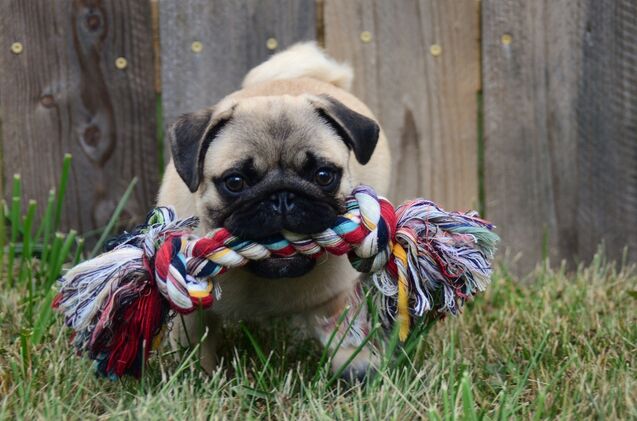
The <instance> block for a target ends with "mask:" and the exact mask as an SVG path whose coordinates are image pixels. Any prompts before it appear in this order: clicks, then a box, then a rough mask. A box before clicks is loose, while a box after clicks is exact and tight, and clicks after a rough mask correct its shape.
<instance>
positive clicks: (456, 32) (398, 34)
mask: <svg viewBox="0 0 637 421" xmlns="http://www.w3.org/2000/svg"><path fill="white" fill-rule="evenodd" d="M323 21H324V25H325V27H324V36H325V48H326V49H327V51H328V52H329V53H330V54H332V55H333V56H334V57H336V58H337V59H340V60H344V61H347V62H350V63H351V64H352V65H353V66H354V70H355V79H354V87H353V92H354V93H355V94H356V95H358V96H359V97H360V98H361V99H362V100H363V101H365V102H366V103H367V104H368V105H369V106H370V108H371V109H372V111H373V112H374V113H375V114H376V115H377V117H378V118H379V120H380V122H381V124H382V126H383V128H384V130H385V132H386V134H387V137H388V139H389V141H390V144H391V147H392V152H393V162H394V178H393V189H392V191H393V193H392V199H394V200H398V201H400V200H403V199H407V198H413V197H416V196H424V197H427V198H430V199H432V200H435V201H437V202H438V203H440V204H441V205H443V206H444V207H447V208H455V209H468V208H471V207H476V206H477V199H478V178H477V163H478V158H477V146H478V135H477V94H478V91H479V90H480V54H479V36H480V34H479V2H477V1H475V0H459V1H426V0H422V1H417V0H406V1H401V2H399V3H396V2H389V1H383V0H375V1H372V0H369V1H367V0H356V1H347V2H343V1H338V0H325V1H324V16H323Z"/></svg>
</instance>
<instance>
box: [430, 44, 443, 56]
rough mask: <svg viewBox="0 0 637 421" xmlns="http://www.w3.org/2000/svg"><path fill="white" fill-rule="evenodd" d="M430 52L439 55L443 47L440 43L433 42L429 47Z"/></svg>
mask: <svg viewBox="0 0 637 421" xmlns="http://www.w3.org/2000/svg"><path fill="white" fill-rule="evenodd" d="M429 52H430V53H431V55H432V56H434V57H438V56H439V55H440V54H442V47H441V46H440V44H432V45H431V47H429Z"/></svg>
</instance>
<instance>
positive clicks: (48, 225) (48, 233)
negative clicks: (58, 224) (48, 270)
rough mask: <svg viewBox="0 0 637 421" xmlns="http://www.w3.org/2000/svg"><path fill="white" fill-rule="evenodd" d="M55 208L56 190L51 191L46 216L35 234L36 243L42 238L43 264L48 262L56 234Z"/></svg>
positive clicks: (41, 257) (41, 258)
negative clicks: (54, 223)
mask: <svg viewBox="0 0 637 421" xmlns="http://www.w3.org/2000/svg"><path fill="white" fill-rule="evenodd" d="M54 207H55V190H49V198H48V200H47V202H46V210H45V211H44V215H42V221H41V222H40V226H39V227H38V231H37V233H36V234H35V238H36V241H40V239H41V238H42V254H41V256H40V260H41V261H43V262H46V261H47V256H48V253H49V242H50V241H51V237H52V236H53V235H54V233H55V230H54V229H53V217H54V216H53V209H54Z"/></svg>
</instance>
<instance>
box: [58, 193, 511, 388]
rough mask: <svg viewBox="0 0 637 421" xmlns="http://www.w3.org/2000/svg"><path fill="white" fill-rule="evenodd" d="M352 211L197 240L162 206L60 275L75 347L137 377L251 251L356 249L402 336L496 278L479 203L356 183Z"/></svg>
mask: <svg viewBox="0 0 637 421" xmlns="http://www.w3.org/2000/svg"><path fill="white" fill-rule="evenodd" d="M346 209H347V211H346V213H345V214H343V215H340V216H338V218H337V221H336V223H335V224H334V226H333V227H332V228H329V229H327V230H325V231H323V232H321V233H318V234H314V235H311V236H302V235H298V234H294V233H291V232H282V233H281V234H280V235H279V236H277V237H276V238H272V239H271V240H269V241H267V242H264V243H261V244H260V243H255V242H252V241H245V240H242V239H240V238H238V237H236V236H234V235H232V234H231V233H230V232H229V231H228V230H227V229H225V228H217V229H214V230H213V231H211V232H210V233H208V234H207V235H206V236H204V237H200V238H198V237H196V236H194V235H193V230H194V229H195V228H196V227H197V225H198V222H199V221H198V219H197V218H195V217H191V218H187V219H177V217H176V215H175V212H174V210H173V209H172V208H168V207H158V208H155V209H153V210H152V211H151V212H150V213H149V214H148V216H147V219H146V223H145V224H143V225H140V226H138V227H137V228H136V229H135V230H134V231H133V232H131V233H124V234H122V235H121V236H119V237H117V238H115V239H114V240H112V241H111V242H109V243H108V244H107V247H106V248H107V251H106V252H105V253H104V254H102V255H100V256H97V257H95V258H93V259H90V260H87V261H85V262H83V263H80V264H79V265H77V266H75V267H73V268H71V269H70V270H69V271H68V272H67V273H66V274H65V275H63V276H62V277H61V278H60V280H59V281H58V282H59V286H60V291H59V293H58V295H57V296H56V298H55V300H54V303H53V306H54V307H55V308H57V309H58V311H60V312H61V313H63V314H64V318H65V322H66V325H67V326H68V327H70V328H72V329H73V330H74V331H75V335H74V338H73V344H74V346H75V348H76V350H77V351H78V354H83V353H87V354H88V357H89V358H90V359H92V360H94V361H95V363H96V369H97V372H98V373H100V374H103V375H105V376H108V377H111V378H118V377H121V376H122V375H125V374H129V375H133V376H136V377H139V376H140V375H141V368H142V365H143V363H144V362H145V361H146V359H147V358H148V356H149V353H150V351H151V350H153V349H156V348H157V347H158V346H159V344H160V343H161V339H162V336H163V332H164V331H165V329H166V325H167V323H168V320H169V318H170V314H174V313H181V314H187V313H190V312H192V311H194V310H196V309H199V308H208V307H210V306H211V305H213V303H214V301H215V300H216V299H220V297H221V294H220V293H221V291H220V289H219V287H218V285H217V286H215V284H214V277H215V276H218V275H220V274H222V273H224V272H225V271H227V270H229V269H232V268H236V267H240V266H243V265H245V264H246V263H248V262H249V261H250V260H260V259H266V258H268V257H271V256H281V257H286V256H292V255H295V254H304V255H307V256H310V257H312V258H319V257H320V256H322V255H324V254H325V253H329V254H332V255H336V256H340V255H344V254H348V257H349V260H350V262H351V264H352V266H353V267H354V268H355V269H356V270H358V271H359V272H363V273H368V274H370V278H371V280H372V282H373V284H374V285H375V286H376V287H377V288H378V290H379V291H380V293H381V305H380V311H381V318H382V321H383V324H384V325H385V327H387V328H391V327H392V326H393V325H394V323H398V326H399V337H400V339H401V340H402V341H404V340H405V339H406V338H407V336H408V334H409V329H410V323H411V320H412V319H413V318H416V319H418V318H422V317H425V316H430V317H441V316H443V315H445V314H447V313H450V314H454V315H455V314H457V313H458V312H459V311H460V308H461V306H462V304H463V303H464V302H465V301H466V300H467V299H468V298H470V297H471V296H473V295H474V294H476V293H477V292H480V291H484V290H485V289H486V287H487V286H488V284H489V282H490V276H491V260H492V258H493V254H494V252H495V246H496V243H497V241H498V240H499V238H498V236H497V235H496V234H495V233H493V232H492V229H493V225H491V224H490V223H489V222H487V221H484V220H482V219H480V218H478V217H477V213H476V212H468V213H458V212H446V211H444V210H442V209H440V208H439V207H438V206H436V204H434V203H433V202H430V201H427V200H423V199H418V200H413V201H408V202H406V203H404V204H403V205H402V206H400V207H398V208H397V209H394V207H393V205H392V204H391V203H390V202H389V201H388V200H387V199H385V198H382V197H378V196H377V195H376V193H375V192H374V190H373V189H372V188H371V187H368V186H359V187H357V188H355V189H354V191H353V192H352V194H351V195H350V196H349V197H347V199H346ZM171 310H172V312H174V313H171Z"/></svg>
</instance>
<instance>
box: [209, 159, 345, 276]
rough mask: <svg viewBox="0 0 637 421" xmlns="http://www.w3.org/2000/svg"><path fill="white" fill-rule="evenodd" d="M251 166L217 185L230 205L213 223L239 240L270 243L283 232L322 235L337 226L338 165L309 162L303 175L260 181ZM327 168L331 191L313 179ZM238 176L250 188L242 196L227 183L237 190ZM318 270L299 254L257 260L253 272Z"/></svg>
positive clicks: (278, 173) (281, 173)
mask: <svg viewBox="0 0 637 421" xmlns="http://www.w3.org/2000/svg"><path fill="white" fill-rule="evenodd" d="M250 165H251V164H250V161H249V160H247V161H246V162H244V163H243V164H242V165H240V166H239V167H237V168H233V169H232V170H229V171H226V172H225V173H224V176H222V177H220V178H219V179H217V180H215V185H216V186H217V189H218V190H219V192H220V194H221V196H222V197H223V198H224V201H225V203H226V206H225V207H224V208H223V209H221V210H210V211H209V217H210V219H211V220H213V221H215V222H216V224H217V225H222V226H224V227H225V228H227V229H228V230H229V231H230V232H232V233H233V234H235V235H237V236H239V237H240V238H243V239H246V240H253V241H258V242H265V241H267V240H268V239H270V238H272V237H273V236H276V235H277V234H280V233H281V232H282V231H283V230H286V231H291V232H294V233H298V234H315V233H319V232H321V231H324V230H325V229H327V228H329V227H331V226H333V224H334V222H335V221H336V217H337V216H338V214H340V213H342V212H343V211H344V204H343V202H342V200H339V199H338V198H337V197H336V192H337V191H338V187H339V185H340V177H341V173H342V171H341V170H340V169H338V168H336V167H334V166H329V165H326V164H325V163H319V162H317V160H316V159H314V158H312V157H310V159H308V162H307V164H306V165H305V167H304V169H303V171H302V172H301V173H300V174H299V173H297V172H296V171H291V170H283V169H278V170H274V171H271V172H269V173H268V174H267V175H266V176H265V177H263V178H262V179H260V180H257V178H258V175H256V173H254V171H252V170H251V168H250ZM324 169H326V170H328V172H329V175H330V176H331V178H332V180H331V182H330V183H329V184H328V185H326V186H319V185H317V184H316V183H315V182H313V178H315V177H316V174H317V172H319V171H321V170H324ZM233 177H240V178H241V179H242V180H243V182H245V185H246V187H245V188H243V189H242V190H241V191H239V192H232V191H230V190H229V188H228V181H229V180H230V186H231V187H233V184H232V181H235V180H233V179H232V178H233ZM326 179H327V178H326ZM237 186H238V184H237V185H236V186H234V187H237ZM314 265H315V260H314V259H312V258H309V257H306V256H303V255H296V256H293V257H288V258H276V257H275V258H271V259H266V260H261V261H253V262H251V263H250V264H249V265H248V268H249V269H250V270H252V271H253V272H254V273H255V274H257V275H260V276H263V277H267V278H288V277H297V276H302V275H305V274H306V273H308V272H309V271H310V270H311V269H312V268H313V267H314Z"/></svg>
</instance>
